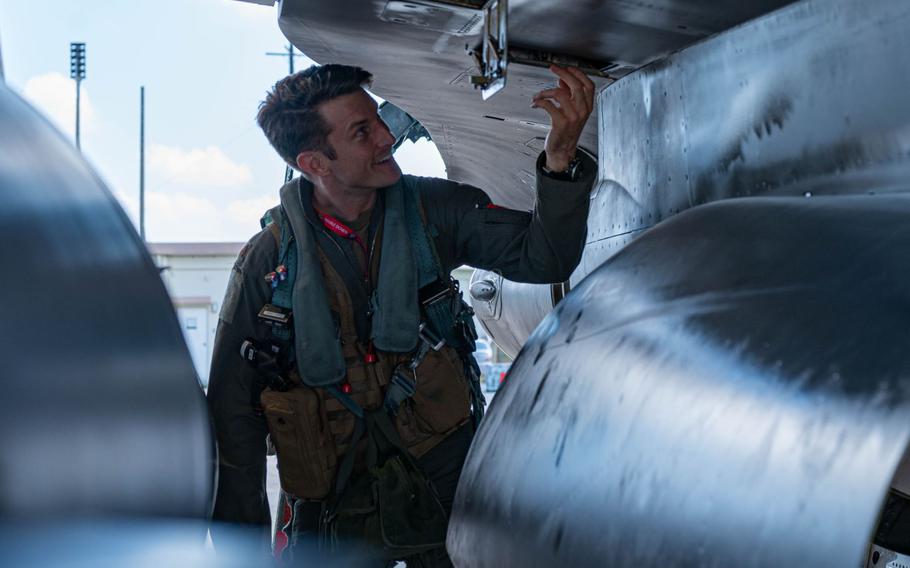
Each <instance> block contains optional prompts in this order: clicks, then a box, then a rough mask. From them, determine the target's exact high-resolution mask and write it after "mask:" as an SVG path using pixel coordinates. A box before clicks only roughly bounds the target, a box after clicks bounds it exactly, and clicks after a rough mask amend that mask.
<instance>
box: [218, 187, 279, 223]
mask: <svg viewBox="0 0 910 568" xmlns="http://www.w3.org/2000/svg"><path fill="white" fill-rule="evenodd" d="M278 201H279V199H278V195H274V196H264V197H253V198H251V199H238V200H236V201H231V202H230V203H228V205H227V212H228V215H229V216H230V220H231V221H232V222H233V223H236V224H237V225H238V226H240V227H250V228H251V229H256V228H258V227H259V219H261V218H262V214H263V213H265V212H266V211H268V210H269V209H271V208H272V207H274V206H276V205H278Z"/></svg>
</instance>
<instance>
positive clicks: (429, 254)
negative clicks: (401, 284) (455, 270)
mask: <svg viewBox="0 0 910 568" xmlns="http://www.w3.org/2000/svg"><path fill="white" fill-rule="evenodd" d="M404 189H405V192H404V197H405V215H406V221H407V225H408V235H409V236H410V237H411V243H412V244H413V246H414V256H415V257H416V260H417V273H418V278H417V288H418V289H420V288H423V287H424V286H426V285H428V284H432V283H434V282H437V281H439V280H443V279H445V277H446V275H445V274H443V270H442V263H441V262H440V260H439V254H438V253H437V252H436V245H435V244H434V243H433V239H432V238H431V237H430V235H429V233H428V231H427V223H426V219H425V218H424V212H423V207H422V206H421V204H420V195H419V194H418V192H417V184H416V183H414V182H413V180H412V179H411V178H407V183H405V184H404Z"/></svg>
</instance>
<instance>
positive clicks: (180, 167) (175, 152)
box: [148, 144, 253, 187]
mask: <svg viewBox="0 0 910 568" xmlns="http://www.w3.org/2000/svg"><path fill="white" fill-rule="evenodd" d="M148 167H149V173H150V175H152V176H154V177H155V178H156V184H157V185H164V184H169V183H177V184H183V185H202V186H209V187H235V186H240V185H243V184H246V183H250V182H251V181H252V180H253V174H252V172H251V171H250V168H249V166H247V165H246V164H238V163H236V162H234V161H233V160H231V159H230V158H229V157H228V156H227V154H225V153H224V151H223V150H221V148H218V147H217V146H208V147H207V148H193V149H192V150H184V149H183V148H176V147H172V146H164V145H161V144H152V145H150V146H149V151H148Z"/></svg>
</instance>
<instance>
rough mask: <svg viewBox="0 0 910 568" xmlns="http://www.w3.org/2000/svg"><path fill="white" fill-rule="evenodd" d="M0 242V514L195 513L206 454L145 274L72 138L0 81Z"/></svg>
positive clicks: (122, 218) (201, 425)
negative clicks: (1, 271) (60, 131)
mask: <svg viewBox="0 0 910 568" xmlns="http://www.w3.org/2000/svg"><path fill="white" fill-rule="evenodd" d="M0 242H2V243H3V245H2V246H0V266H2V267H3V271H4V274H3V278H0V302H2V305H3V307H2V312H3V317H2V318H0V337H2V338H3V341H2V344H0V360H2V361H3V365H2V370H0V384H2V388H3V396H2V397H0V422H2V428H0V448H2V450H0V455H2V458H0V471H2V474H0V516H2V517H3V518H4V519H5V520H14V519H19V518H23V517H34V518H42V517H52V518H54V519H64V518H71V517H73V516H77V515H82V516H86V515H91V516H96V517H99V516H105V515H115V514H116V515H126V516H130V515H135V516H145V515H158V516H175V517H200V518H201V517H205V516H206V515H207V514H208V513H209V511H210V508H211V503H212V496H213V485H214V483H213V479H214V467H213V466H214V464H213V459H214V445H213V441H212V438H211V435H210V431H209V422H208V415H207V412H206V406H205V401H204V398H203V394H202V390H201V389H200V387H199V384H198V382H197V378H196V374H195V372H194V371H193V364H192V361H191V360H190V356H189V353H188V352H187V348H186V345H185V344H184V343H183V339H182V337H181V333H180V327H179V325H178V323H177V318H176V317H175V314H174V310H173V308H172V307H171V302H170V300H169V299H168V296H167V294H166V292H165V289H164V286H163V284H162V282H161V279H160V278H159V276H158V270H157V268H156V267H155V266H154V264H153V263H152V261H151V258H150V257H149V255H148V253H147V252H146V250H145V248H144V246H143V243H142V242H141V241H140V240H139V237H138V236H137V235H136V232H135V230H134V229H133V227H132V225H131V224H130V222H129V220H128V219H127V217H126V215H125V214H124V213H123V211H122V210H121V209H120V207H119V206H118V205H117V203H116V201H115V200H114V198H113V196H112V195H111V194H110V192H109V191H108V190H107V189H106V188H105V187H104V186H103V185H102V184H101V182H100V181H99V180H98V178H97V176H96V175H95V174H94V172H92V171H91V169H90V168H89V167H88V166H87V164H86V162H85V161H84V160H83V159H82V158H81V157H80V156H79V155H78V154H77V153H76V151H75V150H74V149H73V147H72V146H71V145H70V143H69V142H68V141H66V140H65V139H64V138H63V137H62V136H61V135H60V134H59V133H58V132H56V131H54V129H53V128H51V126H50V125H49V124H47V122H46V121H45V120H44V119H43V118H41V117H40V116H39V115H38V113H36V112H35V111H34V110H32V109H31V108H29V107H28V106H27V105H26V104H25V103H24V102H23V101H22V100H21V99H19V98H18V97H17V96H16V95H14V94H13V93H12V92H10V91H9V90H8V89H6V88H5V87H4V86H2V85H0ZM199 536H200V537H201V536H202V535H201V534H200V535H199Z"/></svg>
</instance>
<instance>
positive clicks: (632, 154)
mask: <svg viewBox="0 0 910 568" xmlns="http://www.w3.org/2000/svg"><path fill="white" fill-rule="evenodd" d="M908 25H910V4H907V3H906V2H901V1H897V0H877V1H876V2H863V1H857V0H837V1H831V0H824V1H809V2H802V3H799V4H795V5H792V6H789V7H787V8H784V9H782V10H779V11H777V12H775V13H773V14H769V15H767V16H763V17H761V18H759V19H758V20H756V21H753V22H750V23H748V24H746V25H743V26H741V27H739V28H737V29H735V30H732V31H730V32H727V33H724V34H721V35H719V36H717V37H714V38H711V39H709V40H706V41H703V42H701V43H698V44H696V45H694V46H692V47H690V48H688V49H685V50H683V51H681V52H679V53H676V54H673V55H671V56H670V57H668V58H667V59H666V60H662V61H659V62H657V63H654V64H652V65H650V66H648V67H646V68H644V69H642V70H641V71H639V72H637V73H634V74H632V75H629V76H627V77H625V78H623V79H621V80H620V81H617V82H616V83H614V84H613V85H611V86H609V87H607V88H606V89H604V90H603V91H602V92H601V93H600V95H599V98H598V107H599V116H600V125H599V132H600V140H599V144H600V152H599V154H600V167H601V170H600V186H599V188H598V191H597V194H596V197H595V203H592V208H591V212H592V213H591V216H590V218H589V223H588V226H589V229H588V240H589V244H588V247H589V249H591V250H589V251H586V261H585V263H584V264H583V266H582V268H581V269H580V270H579V272H578V273H576V274H575V275H574V276H573V282H575V281H578V280H580V279H581V278H582V277H583V276H584V274H587V273H588V272H590V271H591V270H593V269H594V268H596V267H597V265H598V262H597V261H602V260H603V259H604V257H605V256H609V254H612V253H615V252H616V251H617V250H619V249H620V248H621V246H615V244H616V239H617V237H619V238H621V239H622V240H625V237H626V236H627V235H629V234H630V233H631V234H632V235H633V236H634V234H637V233H635V232H633V231H638V232H640V229H644V228H647V227H650V226H653V225H654V224H656V223H657V222H659V221H660V220H661V219H664V218H666V217H668V216H670V215H673V214H676V213H678V212H679V211H681V210H683V209H685V208H687V207H692V206H694V205H698V204H701V203H707V202H711V201H716V200H719V199H727V198H731V197H745V196H752V195H802V194H805V193H807V192H808V193H810V194H814V195H828V194H845V193H862V192H865V191H867V190H868V188H869V187H874V188H875V190H876V191H879V192H887V191H892V190H894V189H895V188H897V189H898V190H899V189H900V188H901V186H902V181H903V180H904V179H906V177H907V176H908V175H910V107H908V105H907V104H906V93H908V92H910V76H908V75H907V74H906V73H900V72H895V70H896V69H907V68H910V34H907V33H906V31H907V29H908ZM606 239H610V240H612V241H613V242H609V243H608V242H602V241H605V240H606ZM605 247H606V248H607V250H606V251H605V250H604V248H605Z"/></svg>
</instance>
